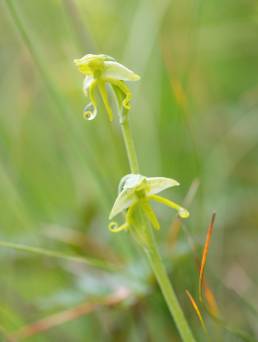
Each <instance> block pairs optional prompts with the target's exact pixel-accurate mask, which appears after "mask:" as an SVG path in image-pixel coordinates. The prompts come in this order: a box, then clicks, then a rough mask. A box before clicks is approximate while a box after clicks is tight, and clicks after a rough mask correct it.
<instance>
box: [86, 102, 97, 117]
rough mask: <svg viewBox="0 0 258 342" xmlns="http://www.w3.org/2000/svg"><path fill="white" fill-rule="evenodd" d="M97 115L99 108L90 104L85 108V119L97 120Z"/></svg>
mask: <svg viewBox="0 0 258 342" xmlns="http://www.w3.org/2000/svg"><path fill="white" fill-rule="evenodd" d="M96 115H97V108H96V107H95V106H94V105H93V104H92V103H89V104H87V105H86V106H85V107H84V110H83V117H84V119H86V120H93V119H95V117H96Z"/></svg>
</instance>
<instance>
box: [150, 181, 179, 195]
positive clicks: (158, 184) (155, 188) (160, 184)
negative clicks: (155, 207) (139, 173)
mask: <svg viewBox="0 0 258 342" xmlns="http://www.w3.org/2000/svg"><path fill="white" fill-rule="evenodd" d="M146 179H147V183H148V185H149V189H150V190H149V191H148V195H154V194H158V193H159V192H161V191H163V190H165V189H168V188H171V187H173V186H177V185H179V183H178V182H177V181H176V180H175V179H172V178H165V177H147V178H146Z"/></svg>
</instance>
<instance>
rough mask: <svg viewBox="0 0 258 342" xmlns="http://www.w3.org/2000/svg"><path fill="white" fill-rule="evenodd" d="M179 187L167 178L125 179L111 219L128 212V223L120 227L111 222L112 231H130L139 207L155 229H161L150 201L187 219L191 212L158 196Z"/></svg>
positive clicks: (140, 176)
mask: <svg viewBox="0 0 258 342" xmlns="http://www.w3.org/2000/svg"><path fill="white" fill-rule="evenodd" d="M177 185H179V183H178V182H177V181H176V180H174V179H171V178H165V177H144V176H142V175H138V174H129V175H127V176H125V177H123V178H122V180H121V182H120V186H119V194H118V196H117V198H116V201H115V203H114V205H113V208H112V210H111V212H110V215H109V219H110V220H111V219H112V218H113V217H114V216H116V215H118V214H120V213H122V212H123V211H124V210H127V212H126V221H125V223H124V224H122V225H121V226H118V225H117V224H116V223H115V222H111V223H110V225H109V228H110V230H111V231H112V232H120V231H122V230H127V229H129V228H130V225H132V224H133V222H132V214H133V210H134V209H135V208H136V207H137V206H140V207H141V208H142V209H143V211H144V213H145V214H146V217H147V219H148V220H149V221H150V222H151V224H152V226H153V227H154V228H155V229H159V228H160V225H159V221H158V219H157V217H156V214H155V213H154V211H153V209H152V207H151V205H150V203H149V202H150V201H156V202H159V203H162V204H165V205H166V206H168V207H170V208H173V209H176V210H177V212H178V215H179V216H180V217H181V218H187V217H188V216H189V212H188V211H187V210H186V209H185V208H183V207H181V206H180V205H178V204H177V203H175V202H173V201H170V200H168V199H166V198H164V197H161V196H158V195H156V194H157V193H159V192H161V191H163V190H165V189H168V188H171V187H173V186H177Z"/></svg>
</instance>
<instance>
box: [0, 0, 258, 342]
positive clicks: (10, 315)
mask: <svg viewBox="0 0 258 342" xmlns="http://www.w3.org/2000/svg"><path fill="white" fill-rule="evenodd" d="M0 48H1V50H0V73H1V83H0V87H1V92H0V99H1V110H0V158H1V159H0V204H1V205H0V228H1V230H0V231H1V233H0V234H1V235H0V239H1V240H3V241H8V242H13V243H19V244H25V245H29V246H34V247H40V248H45V249H49V250H53V251H58V252H60V253H63V254H65V255H71V256H78V257H82V258H89V260H92V259H94V262H93V263H95V265H92V266H87V265H83V263H78V262H73V261H71V260H63V259H58V258H51V257H47V256H41V255H36V254H35V253H29V252H24V251H17V250H14V249H10V248H5V247H0V263H1V272H0V277H1V280H0V331H1V333H0V334H2V337H0V339H1V338H2V340H3V341H6V340H8V337H7V336H8V335H9V334H10V333H14V332H16V337H17V340H18V341H20V340H23V338H24V339H25V340H26V341H27V340H28V341H40V342H41V341H42V342H43V341H64V342H65V341H179V337H178V335H177V332H176V329H175V326H174V325H173V321H172V320H171V318H170V316H169V313H168V310H167V308H166V306H165V304H164V302H163V299H162V297H161V294H160V292H159V289H158V287H157V285H156V283H155V281H154V279H153V276H152V274H151V271H150V270H149V268H148V266H147V264H146V261H145V258H144V256H143V255H142V253H141V251H139V250H138V247H137V246H136V245H135V243H134V242H133V241H131V239H130V237H129V236H128V234H126V233H125V234H114V235H112V234H110V233H109V231H108V229H107V225H108V213H109V210H110V208H111V207H112V204H113V201H114V199H115V197H116V193H117V185H118V182H119V180H120V178H121V177H122V176H124V175H125V174H127V173H128V164H127V159H126V155H125V152H124V146H123V141H122V137H121V132H120V128H119V124H118V122H117V120H116V121H115V122H114V124H112V125H111V124H110V123H109V122H108V119H107V115H106V113H105V111H104V109H102V111H101V112H100V113H99V115H98V116H97V118H96V120H94V121H85V120H84V119H83V117H82V110H83V107H84V106H85V104H86V103H87V101H88V100H87V99H86V98H85V97H84V95H83V92H82V80H83V78H82V75H80V74H79V73H78V71H77V70H76V68H75V66H74V65H73V62H72V61H73V59H74V58H79V57H81V56H83V55H84V54H86V53H105V54H108V55H111V56H113V57H114V58H116V59H117V60H118V61H120V62H121V63H123V64H125V65H127V66H128V67H129V68H131V69H132V70H134V71H135V72H137V73H138V74H140V75H141V77H142V78H141V81H140V82H138V83H137V84H136V83H134V84H130V87H131V88H132V91H133V94H134V100H133V108H132V111H131V113H130V116H131V126H132V129H133V134H134V137H135V142H136V147H137V151H138V154H139V160H140V167H141V171H142V173H143V174H144V175H147V176H166V177H172V178H175V179H176V180H178V181H179V182H180V183H181V186H180V187H179V188H175V189H173V190H171V191H167V193H166V194H165V195H166V196H167V197H168V198H171V199H174V200H176V201H179V202H180V203H183V201H184V198H185V196H186V194H187V193H189V189H190V188H191V190H190V195H192V199H191V200H189V196H188V201H187V203H188V208H189V210H190V212H191V217H190V219H188V220H187V222H185V224H184V226H183V229H180V231H179V232H178V234H177V236H176V238H175V235H176V233H175V231H176V228H175V224H173V222H175V221H174V220H175V213H174V212H172V211H171V210H169V209H166V208H163V207H160V206H157V207H156V210H157V213H158V216H159V218H160V221H161V224H162V229H161V231H160V233H159V234H157V238H158V239H159V243H160V251H161V253H162V254H163V257H164V260H165V262H166V265H167V268H168V270H169V272H170V275H171V278H172V279H173V281H174V284H175V288H176V292H177V294H178V296H179V299H180V302H181V304H182V306H183V309H184V312H185V314H186V316H187V319H188V320H189V322H190V324H191V326H192V328H193V330H194V334H195V336H196V338H197V340H198V341H206V340H207V337H205V336H204V334H203V332H202V329H201V326H200V323H199V321H198V319H197V317H196V314H195V312H194V310H193V308H192V307H191V304H190V303H189V301H188V299H187V297H186V294H185V289H188V290H189V291H191V293H192V294H193V296H194V297H195V298H197V288H198V270H197V268H196V265H195V258H196V255H194V252H193V250H192V247H193V246H192V245H194V246H195V247H196V251H197V252H196V253H197V255H198V256H199V257H200V256H201V249H202V246H203V243H204V241H205V236H206V231H207V227H208V224H209V221H210V217H211V214H212V212H213V211H216V213H217V219H216V224H215V229H214V234H213V237H212V242H211V246H210V250H209V257H208V263H207V278H208V282H209V285H210V287H211V288H212V291H213V293H214V295H215V297H216V301H217V304H218V307H219V310H220V313H221V315H222V316H223V317H224V323H223V324H224V325H227V326H228V327H229V326H230V329H231V328H232V330H235V332H232V331H231V332H230V331H229V330H230V329H225V328H224V327H223V324H221V323H216V322H215V321H214V320H213V319H212V318H211V317H209V315H208V314H207V313H205V311H204V310H202V313H203V316H204V319H205V321H206V324H207V327H208V330H209V334H210V336H213V338H214V341H242V340H247V341H256V340H258V324H257V321H258V315H257V311H258V291H257V284H258V272H257V258H258V254H257V244H258V235H257V224H258V208H257V183H258V163H257V162H258V113H257V111H258V100H257V99H258V86H257V74H258V58H257V57H258V3H257V1H255V0H227V1H224V0H217V1H214V0H206V1H202V0H192V1H191V0H174V1H169V0H159V1H149V0H130V1H121V0H108V1H107V0H95V1H91V0H84V1H83V0H52V1H51V0H37V1H35V0H22V1H19V0H12V1H10V0H2V1H1V2H0ZM193 182H194V183H193ZM198 183H199V187H198V190H197V191H194V188H197V186H196V185H197V184H198ZM190 197H191V196H190ZM189 241H190V243H189ZM121 265H122V268H121ZM111 266H112V267H111ZM110 268H111V269H110ZM121 294H122V295H121ZM110 296H111V297H110ZM112 296H114V298H115V299H114V303H113V304H114V305H110V304H112V300H113V297H112ZM120 296H121V297H122V298H120ZM110 298H111V299H110ZM120 299H121V300H120ZM96 303H98V305H96ZM81 305H84V309H85V305H86V309H85V312H84V314H81V315H78V317H77V316H76V314H75V315H74V313H78V310H79V309H78V307H80V306H81ZM64 310H69V311H68V312H70V314H71V315H70V316H71V317H70V316H69V315H68V318H67V319H66V320H64V322H60V324H58V322H57V320H55V319H54V320H53V321H54V324H53V327H51V325H50V324H49V322H48V323H46V321H45V325H47V327H46V329H45V331H42V332H39V331H38V332H36V331H34V334H33V326H32V327H31V324H32V323H34V322H36V321H38V320H40V319H45V318H46V317H49V316H50V315H53V314H56V313H62V312H63V311H64ZM82 311H83V310H82ZM51 317H52V319H53V316H51ZM54 318H55V317H54ZM61 323H62V324H61ZM48 324H49V325H50V326H49V327H48ZM28 325H29V328H27V330H26V329H25V328H23V327H24V326H28ZM43 325H44V324H43ZM34 330H35V326H34ZM36 330H37V329H36ZM236 330H241V331H242V332H238V333H237V332H236ZM30 334H31V335H32V336H30V337H29V335H30Z"/></svg>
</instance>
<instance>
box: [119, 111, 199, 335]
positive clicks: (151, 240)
mask: <svg viewBox="0 0 258 342" xmlns="http://www.w3.org/2000/svg"><path fill="white" fill-rule="evenodd" d="M127 114H128V113H127V111H123V112H122V113H120V124H121V128H122V133H123V139H124V143H125V147H126V152H127V156H128V160H129V164H130V170H131V172H132V173H139V164H138V159H137V154H136V150H135V146H134V141H133V137H132V133H131V130H130V127H129V122H128V115H127ZM140 216H141V217H143V216H142V215H139V217H140ZM143 220H144V218H143ZM140 221H141V220H140ZM140 221H138V222H139V226H138V227H135V228H134V229H133V230H134V232H132V233H133V235H134V237H135V238H136V240H137V241H138V242H139V243H140V245H141V246H142V247H143V249H144V251H145V253H146V255H147V257H148V260H149V263H150V265H151V267H152V270H153V272H154V274H155V277H156V279H157V281H158V284H159V286H160V289H161V292H162V294H163V296H164V298H165V301H166V303H167V306H168V308H169V311H170V313H171V315H172V317H173V319H174V321H175V324H176V326H177V329H178V331H179V334H180V336H181V338H182V340H183V341H185V342H194V341H195V339H194V337H193V335H192V332H191V329H190V327H189V325H188V323H187V321H186V319H185V316H184V313H183V311H182V309H181V306H180V304H179V302H178V300H177V297H176V294H175V291H174V289H173V287H172V284H171V282H170V280H169V277H168V274H167V272H166V269H165V267H164V265H163V263H162V260H161V257H160V254H159V251H158V248H157V244H156V241H155V237H154V235H153V233H152V231H151V228H150V227H148V222H140ZM135 223H137V219H136V221H135Z"/></svg>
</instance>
